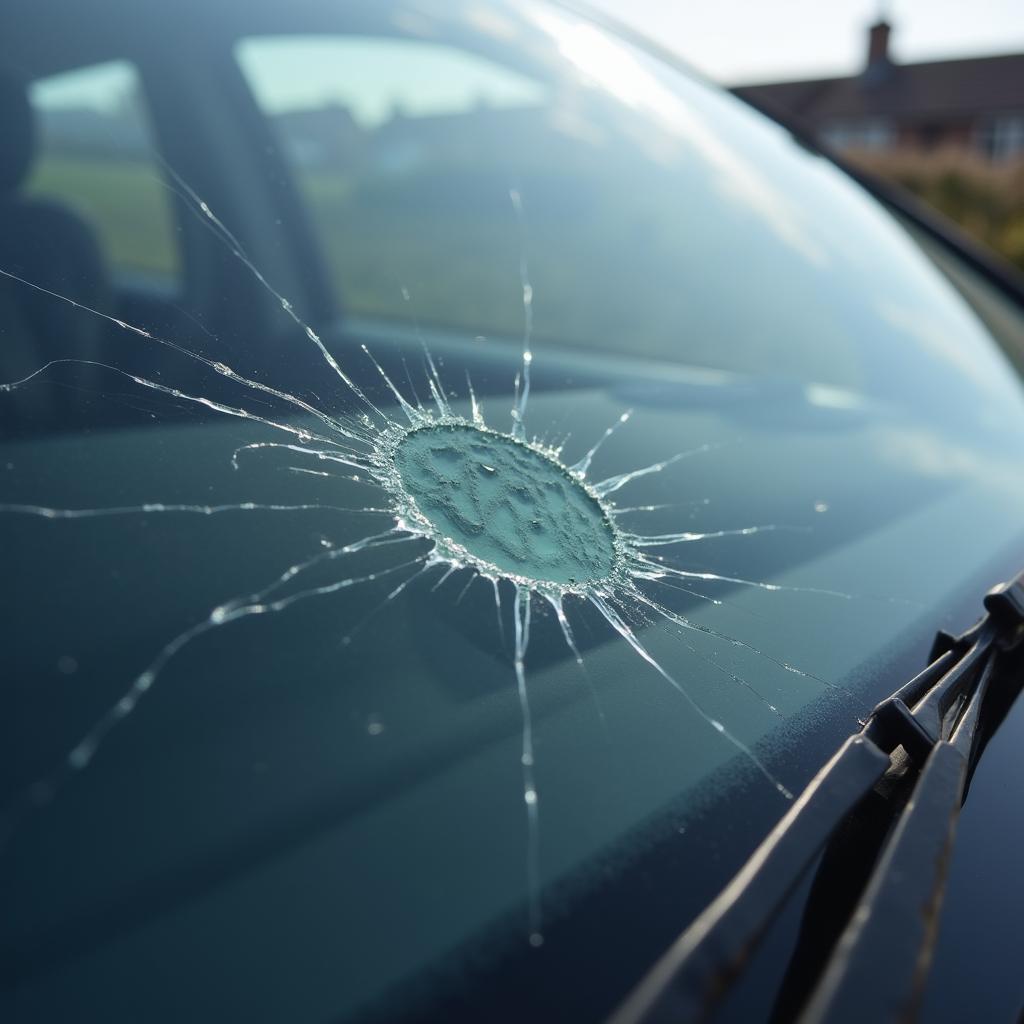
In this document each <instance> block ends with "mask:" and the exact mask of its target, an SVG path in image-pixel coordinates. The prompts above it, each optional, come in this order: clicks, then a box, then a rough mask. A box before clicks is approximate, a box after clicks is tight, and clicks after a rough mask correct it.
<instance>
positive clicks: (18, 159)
mask: <svg viewBox="0 0 1024 1024" xmlns="http://www.w3.org/2000/svg"><path fill="white" fill-rule="evenodd" d="M34 145H35V139H34V132H33V125H32V108H31V107H30V106H29V102H28V93H27V92H26V90H25V86H24V84H23V83H22V82H19V81H18V80H17V79H16V78H13V77H12V76H10V75H8V74H6V73H5V72H3V71H0V194H3V193H4V192H13V191H14V190H15V189H16V188H17V187H18V186H19V185H20V184H21V182H22V179H23V178H24V177H25V174H26V173H27V172H28V168H29V164H30V163H31V162H32V151H33V148H34Z"/></svg>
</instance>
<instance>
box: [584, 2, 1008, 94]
mask: <svg viewBox="0 0 1024 1024" xmlns="http://www.w3.org/2000/svg"><path fill="white" fill-rule="evenodd" d="M590 3H591V4H592V5H593V6H595V7H598V8H600V9H603V10H605V11H607V12H608V13H609V14H611V15H613V16H614V17H615V18H617V19H618V20H619V21H622V22H624V23H626V24H628V25H630V26H632V27H634V28H637V29H639V30H640V31H642V32H644V33H646V34H647V35H648V36H650V37H651V38H653V39H655V40H657V41H658V42H659V43H661V44H662V45H663V46H667V47H668V48H669V49H672V50H674V51H675V52H677V53H678V54H680V55H681V56H682V57H683V58H684V59H685V60H686V61H688V62H689V63H690V64H691V65H692V66H693V67H695V68H697V69H698V70H699V71H702V72H703V73H704V74H706V75H708V76H709V77H711V78H713V79H715V80H717V81H720V82H724V83H726V84H734V83H736V84H739V83H744V82H755V81H765V82H767V81H777V80H784V79H787V78H805V77H806V78H813V77H817V76H819V75H822V76H825V75H845V74H850V73H853V72H855V71H858V70H859V69H860V67H861V65H862V63H863V60H864V54H865V51H866V47H867V43H866V29H867V26H868V25H870V24H871V22H873V21H875V20H876V19H877V17H878V14H879V11H884V12H885V13H886V17H887V18H888V20H889V21H890V22H892V24H893V37H892V52H893V55H894V57H895V59H896V60H898V61H905V62H913V61H921V60H940V59H943V58H947V57H976V56H981V55H985V54H991V53H1014V52H1024V0H969V2H968V0H888V2H884V0H883V2H880V0H713V2H708V0H590Z"/></svg>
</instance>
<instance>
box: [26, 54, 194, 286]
mask: <svg viewBox="0 0 1024 1024" xmlns="http://www.w3.org/2000/svg"><path fill="white" fill-rule="evenodd" d="M29 99H30V102H31V104H32V109H33V113H34V115H35V125H36V139H37V157H36V161H35V165H34V167H33V171H32V176H31V178H30V179H29V182H28V184H27V191H28V192H29V193H30V194H33V195H36V196H39V197H40V198H45V199H51V200H53V201H55V202H58V203H60V204H62V205H64V206H66V207H69V208H70V209H72V210H74V212H75V213H77V214H78V215H79V216H81V217H82V218H83V219H84V220H85V221H86V222H87V223H88V224H89V225H90V226H91V227H92V229H93V230H94V231H95V232H96V235H97V237H98V238H99V241H100V244H101V246H102V248H103V253H104V256H105V258H106V260H107V263H108V265H109V266H110V268H111V271H112V273H113V274H114V276H115V278H116V279H118V280H119V281H120V283H127V284H131V283H133V281H134V282H138V283H141V282H143V281H146V282H150V283H162V284H168V285H169V284H173V283H174V281H175V279H176V277H177V275H178V271H179V261H178V253H177V248H176V246H175V241H174V230H173V221H172V214H171V207H170V202H169V193H168V192H167V190H166V188H165V187H164V185H163V184H162V182H161V178H160V173H159V168H158V167H157V166H156V162H155V157H154V148H153V140H152V136H151V132H150V125H149V119H148V113H147V110H146V106H145V100H144V96H143V91H142V85H141V82H140V81H139V76H138V73H137V72H136V70H135V68H134V67H133V66H132V65H131V64H129V63H128V62H126V61H109V62H106V63H103V64H94V65H92V66H90V67H84V68H76V69H75V70H73V71H67V72H63V73H61V74H59V75H52V76H49V77H46V78H40V79H37V80H36V81H35V82H34V83H33V84H32V86H31V88H30V92H29Z"/></svg>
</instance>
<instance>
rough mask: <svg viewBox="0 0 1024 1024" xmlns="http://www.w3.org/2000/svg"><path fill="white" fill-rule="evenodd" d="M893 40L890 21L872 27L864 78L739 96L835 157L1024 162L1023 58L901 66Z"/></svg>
mask: <svg viewBox="0 0 1024 1024" xmlns="http://www.w3.org/2000/svg"><path fill="white" fill-rule="evenodd" d="M891 33H892V26H891V25H890V24H889V23H888V22H886V21H879V22H877V23H876V24H874V25H872V26H871V27H870V29H869V30H868V46H867V56H866V60H865V63H864V69H863V70H862V71H861V73H860V74H859V75H854V76H853V77H847V78H821V79H814V80H810V81H799V82H778V83H772V84H764V85H743V86H737V87H736V88H734V89H733V92H734V93H735V94H736V95H737V96H740V97H741V98H743V99H745V100H747V101H749V102H751V103H753V104H754V105H755V106H757V107H759V108H761V109H762V110H764V111H765V112H767V113H769V114H775V115H776V116H779V117H780V119H782V120H788V121H791V122H792V121H796V122H798V123H799V124H800V125H801V126H802V127H804V128H805V129H808V130H809V131H810V132H811V133H812V134H814V135H815V136H817V137H818V138H819V139H821V140H822V141H823V142H825V143H826V144H829V145H831V146H833V147H835V148H837V149H860V150H875V151H879V150H888V149H896V148H901V149H918V150H929V149H937V148H956V149H961V150H969V151H973V152H975V153H977V154H979V155H981V156H983V157H985V158H987V159H989V160H993V161H1001V160H1007V159H1011V158H1014V157H1016V158H1024V53H1021V54H1009V55H1005V56H998V57H973V58H968V59H964V60H941V61H928V62H926V63H920V64H898V63H896V62H895V61H894V60H893V59H892V56H891V54H890V49H889V42H890V37H891Z"/></svg>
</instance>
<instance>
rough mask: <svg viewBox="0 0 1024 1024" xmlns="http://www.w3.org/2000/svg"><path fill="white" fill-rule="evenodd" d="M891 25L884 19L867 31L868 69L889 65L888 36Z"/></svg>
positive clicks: (890, 31)
mask: <svg viewBox="0 0 1024 1024" xmlns="http://www.w3.org/2000/svg"><path fill="white" fill-rule="evenodd" d="M891 33H892V25H890V24H889V22H887V21H885V20H884V19H882V20H879V21H876V22H875V23H874V25H872V26H871V27H870V28H869V29H868V63H867V66H868V67H869V68H871V67H876V66H879V65H885V64H889V63H891V61H890V58H889V36H890V34H891Z"/></svg>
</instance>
